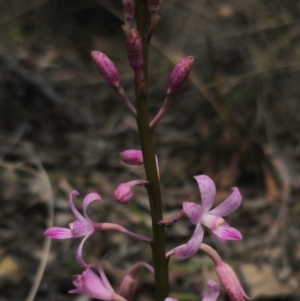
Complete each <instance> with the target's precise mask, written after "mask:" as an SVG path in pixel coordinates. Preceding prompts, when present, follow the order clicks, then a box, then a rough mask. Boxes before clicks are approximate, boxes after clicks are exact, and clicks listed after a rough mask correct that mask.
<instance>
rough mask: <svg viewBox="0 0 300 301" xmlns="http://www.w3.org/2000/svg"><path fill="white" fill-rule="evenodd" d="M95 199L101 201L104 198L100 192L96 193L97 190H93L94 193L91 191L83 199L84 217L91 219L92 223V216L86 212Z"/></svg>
mask: <svg viewBox="0 0 300 301" xmlns="http://www.w3.org/2000/svg"><path fill="white" fill-rule="evenodd" d="M93 201H100V202H102V199H101V196H100V195H99V194H98V193H95V192H92V193H89V194H88V195H87V196H86V197H85V198H84V200H83V205H82V207H83V214H84V217H85V218H86V220H87V221H89V222H90V223H93V222H92V221H91V220H90V218H89V217H88V216H87V213H86V209H87V207H88V205H89V204H90V203H91V202H93Z"/></svg>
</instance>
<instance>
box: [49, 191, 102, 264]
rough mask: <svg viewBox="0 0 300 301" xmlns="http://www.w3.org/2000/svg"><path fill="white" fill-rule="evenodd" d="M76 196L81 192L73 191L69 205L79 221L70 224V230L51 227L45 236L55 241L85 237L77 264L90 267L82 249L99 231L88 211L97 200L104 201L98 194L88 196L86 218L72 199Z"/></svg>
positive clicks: (77, 255) (85, 199)
mask: <svg viewBox="0 0 300 301" xmlns="http://www.w3.org/2000/svg"><path fill="white" fill-rule="evenodd" d="M75 195H79V192H77V191H76V190H73V191H72V192H71V194H70V197H69V204H70V208H71V210H72V212H73V213H74V215H75V217H76V218H77V220H76V221H74V222H73V223H71V224H70V228H61V227H51V228H49V229H48V230H47V231H46V232H45V235H46V236H48V237H51V238H53V239H67V238H77V237H81V236H84V239H83V240H82V242H81V244H80V245H79V247H78V250H77V254H76V258H77V262H78V263H79V265H81V266H82V267H90V266H91V265H88V264H86V263H85V262H84V261H83V259H82V248H83V245H84V243H85V241H86V240H87V238H88V237H90V236H91V235H93V234H94V233H96V232H97V230H96V229H95V226H94V225H95V224H94V223H93V221H92V220H91V219H90V218H89V217H88V216H87V213H86V210H87V207H88V205H89V204H90V203H91V202H93V201H95V200H97V201H100V202H102V200H101V197H100V195H99V194H97V193H90V194H88V195H87V196H86V197H85V198H84V200H83V214H84V216H82V215H81V213H80V212H79V211H78V210H77V209H76V207H75V205H74V203H73V199H72V198H73V196H75Z"/></svg>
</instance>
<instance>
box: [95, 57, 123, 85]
mask: <svg viewBox="0 0 300 301" xmlns="http://www.w3.org/2000/svg"><path fill="white" fill-rule="evenodd" d="M92 58H93V60H94V63H95V66H96V68H97V70H98V71H99V73H100V74H101V75H102V76H103V77H104V79H105V80H106V81H107V83H108V84H109V85H110V86H111V87H112V88H113V89H115V90H116V89H118V88H119V87H120V84H121V78H120V74H119V72H118V70H117V68H116V66H115V65H114V63H113V62H112V61H111V60H110V59H109V58H108V57H107V56H106V55H105V54H104V53H102V52H100V51H92Z"/></svg>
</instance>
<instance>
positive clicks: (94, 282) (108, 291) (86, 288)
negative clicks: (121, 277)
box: [69, 262, 125, 301]
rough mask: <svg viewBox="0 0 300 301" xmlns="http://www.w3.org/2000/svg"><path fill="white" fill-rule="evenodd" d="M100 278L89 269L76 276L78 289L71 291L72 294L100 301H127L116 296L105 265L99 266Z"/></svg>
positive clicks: (75, 281)
mask: <svg viewBox="0 0 300 301" xmlns="http://www.w3.org/2000/svg"><path fill="white" fill-rule="evenodd" d="M99 274H100V277H99V276H98V275H97V274H95V273H94V272H93V271H92V270H91V269H90V268H87V269H86V270H85V271H83V273H82V274H81V275H75V276H74V281H73V283H74V285H75V286H76V289H73V290H71V291H69V293H70V294H84V295H87V296H89V297H91V298H95V299H98V300H107V301H110V300H114V301H125V299H124V298H123V297H122V296H120V295H118V294H116V293H115V292H114V290H113V288H112V287H111V285H110V283H109V281H108V279H107V277H106V275H105V273H104V270H103V264H102V262H100V264H99Z"/></svg>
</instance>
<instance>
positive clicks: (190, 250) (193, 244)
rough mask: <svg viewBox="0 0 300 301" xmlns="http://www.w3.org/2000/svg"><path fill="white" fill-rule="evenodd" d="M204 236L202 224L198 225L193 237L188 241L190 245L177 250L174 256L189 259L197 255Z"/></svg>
mask: <svg viewBox="0 0 300 301" xmlns="http://www.w3.org/2000/svg"><path fill="white" fill-rule="evenodd" d="M203 235H204V231H203V228H202V226H201V224H198V225H197V226H196V229H195V232H194V234H193V236H192V237H191V239H190V240H189V241H188V243H187V244H186V245H183V246H180V247H177V248H175V249H174V254H175V255H177V256H178V257H180V258H189V257H191V256H193V255H195V254H196V253H197V251H198V250H199V248H200V246H201V243H202V240H203Z"/></svg>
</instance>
